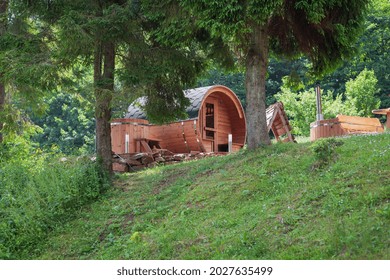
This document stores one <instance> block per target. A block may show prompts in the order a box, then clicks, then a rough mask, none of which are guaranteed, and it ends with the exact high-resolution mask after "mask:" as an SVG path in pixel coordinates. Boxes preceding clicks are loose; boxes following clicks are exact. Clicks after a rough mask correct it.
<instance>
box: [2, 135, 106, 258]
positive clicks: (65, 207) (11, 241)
mask: <svg viewBox="0 0 390 280" xmlns="http://www.w3.org/2000/svg"><path fill="white" fill-rule="evenodd" d="M56 153H57V152H56ZM108 186H109V181H108V180H107V177H106V175H104V174H103V173H101V171H99V168H98V165H97V164H96V163H95V162H92V161H91V159H90V158H87V157H85V158H68V159H66V158H62V159H60V158H59V157H58V154H57V155H51V154H48V153H42V152H41V151H40V150H39V149H38V150H37V149H35V148H34V147H32V146H31V143H30V142H29V141H27V140H26V139H25V138H23V137H17V138H14V139H13V141H12V142H5V143H3V144H1V145H0V259H26V258H29V257H30V256H31V253H32V252H33V251H34V248H35V247H36V245H37V244H39V243H41V242H42V241H43V240H44V238H45V237H46V236H47V234H48V233H49V232H50V231H52V230H53V229H54V228H56V227H58V226H60V225H61V224H62V223H63V222H65V221H68V220H69V219H70V218H72V217H73V216H74V215H75V213H76V212H77V211H78V210H79V209H80V207H82V206H83V205H84V204H86V203H87V202H89V201H91V200H93V199H96V198H97V197H98V196H100V194H101V193H102V192H103V191H104V190H105V189H107V187H108Z"/></svg>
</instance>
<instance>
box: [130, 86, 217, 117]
mask: <svg viewBox="0 0 390 280" xmlns="http://www.w3.org/2000/svg"><path fill="white" fill-rule="evenodd" d="M210 88H212V86H209V87H201V88H194V89H187V90H185V91H184V95H185V97H187V98H188V99H189V100H190V105H189V106H188V107H187V109H186V112H187V114H188V118H190V119H193V118H197V117H198V114H199V109H200V106H201V104H202V100H203V98H204V96H205V94H206V93H207V92H208V90H209V89H210ZM138 104H145V97H141V98H138V99H137V100H136V101H134V102H133V103H132V104H131V105H130V106H129V108H128V109H127V114H126V116H125V118H132V119H147V115H146V113H145V112H144V111H143V110H142V109H141V108H140V107H139V106H138Z"/></svg>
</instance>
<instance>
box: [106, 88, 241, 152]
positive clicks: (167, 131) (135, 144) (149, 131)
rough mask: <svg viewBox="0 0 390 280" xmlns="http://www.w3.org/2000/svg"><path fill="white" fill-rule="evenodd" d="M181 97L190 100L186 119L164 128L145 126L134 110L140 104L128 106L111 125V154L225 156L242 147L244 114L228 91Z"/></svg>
mask: <svg viewBox="0 0 390 280" xmlns="http://www.w3.org/2000/svg"><path fill="white" fill-rule="evenodd" d="M184 93H185V96H186V97H187V98H188V99H189V100H190V105H189V106H188V107H187V110H186V111H187V114H188V118H187V119H185V120H180V121H177V122H172V123H169V124H165V125H153V124H149V123H148V122H147V121H146V120H147V115H146V113H145V112H144V111H142V109H140V108H139V107H138V106H137V104H139V103H140V101H139V100H138V101H137V102H134V103H132V104H131V105H130V106H129V108H128V112H127V114H126V117H125V118H124V119H116V120H113V121H112V123H111V128H112V132H111V138H112V145H113V147H112V149H113V151H114V152H115V153H118V154H121V153H125V152H127V153H132V152H142V151H144V152H149V151H150V149H152V148H153V147H157V148H161V149H168V150H170V151H172V152H174V153H189V152H191V151H200V152H228V151H236V150H239V149H240V148H242V147H243V146H244V144H245V141H246V120H245V114H244V110H243V108H242V105H241V102H240V100H239V99H238V97H237V96H236V95H235V93H234V92H233V91H232V90H231V89H229V88H227V87H225V86H222V85H216V86H210V87H201V88H196V89H190V90H186V91H184ZM129 120H130V121H129ZM138 120H139V121H138Z"/></svg>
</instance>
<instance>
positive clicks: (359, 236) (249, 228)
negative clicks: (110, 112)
mask: <svg viewBox="0 0 390 280" xmlns="http://www.w3.org/2000/svg"><path fill="white" fill-rule="evenodd" d="M342 141H343V142H344V144H343V145H341V146H339V147H336V148H335V158H334V160H332V161H331V162H330V163H328V164H326V165H324V166H322V167H321V168H316V158H315V155H314V154H313V152H312V150H311V149H310V145H311V143H307V142H306V143H300V144H294V143H285V144H275V145H272V146H270V147H266V148H264V149H259V150H257V151H241V152H239V153H236V154H232V155H228V156H224V157H214V158H206V159H203V160H198V161H192V162H186V163H182V164H178V165H173V166H165V167H158V168H154V169H149V170H145V171H142V172H138V173H131V174H123V175H120V176H117V179H116V182H115V187H114V188H112V189H111V190H109V191H108V192H106V193H105V194H104V195H103V196H101V197H100V199H99V200H98V201H96V202H94V203H92V204H89V205H88V206H85V207H84V208H83V209H82V210H80V212H79V213H78V217H77V218H76V219H74V220H73V221H71V222H69V223H65V224H64V225H63V226H62V227H60V228H56V229H55V230H54V231H53V232H52V234H51V235H50V236H49V238H48V239H47V240H46V241H45V245H42V246H40V247H39V248H37V249H36V250H35V252H36V253H35V254H32V255H31V258H38V259H389V258H390V250H389V248H390V246H389V245H390V235H389V232H390V223H389V221H390V207H389V199H390V134H382V135H377V136H360V137H350V138H345V139H342Z"/></svg>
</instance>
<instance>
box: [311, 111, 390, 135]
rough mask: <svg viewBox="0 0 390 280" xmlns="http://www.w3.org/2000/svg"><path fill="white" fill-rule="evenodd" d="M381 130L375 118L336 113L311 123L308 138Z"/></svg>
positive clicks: (377, 131)
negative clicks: (329, 117)
mask: <svg viewBox="0 0 390 280" xmlns="http://www.w3.org/2000/svg"><path fill="white" fill-rule="evenodd" d="M383 131H384V129H383V127H382V125H381V123H380V121H379V120H378V119H376V118H364V117H355V116H344V115H338V116H337V118H334V119H328V120H321V121H316V122H313V123H311V124H310V140H311V141H314V140H316V139H319V138H326V137H336V136H342V135H348V134H365V133H382V132H383Z"/></svg>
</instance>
